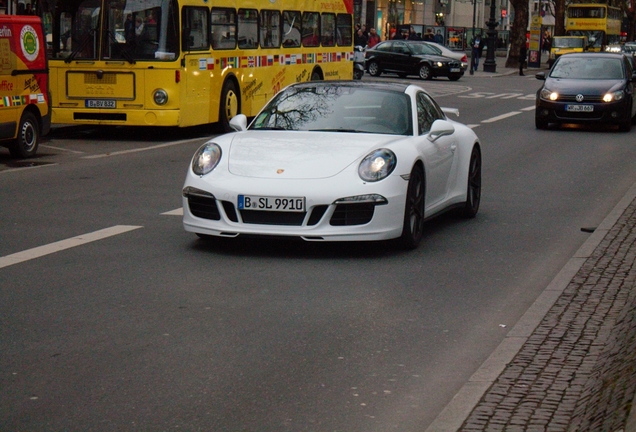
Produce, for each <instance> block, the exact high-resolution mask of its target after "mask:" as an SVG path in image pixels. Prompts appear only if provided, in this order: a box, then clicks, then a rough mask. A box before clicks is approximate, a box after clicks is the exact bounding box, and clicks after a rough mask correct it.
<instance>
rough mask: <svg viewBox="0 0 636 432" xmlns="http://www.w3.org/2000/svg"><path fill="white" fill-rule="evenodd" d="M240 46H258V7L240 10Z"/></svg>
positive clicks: (245, 47)
mask: <svg viewBox="0 0 636 432" xmlns="http://www.w3.org/2000/svg"><path fill="white" fill-rule="evenodd" d="M238 47H239V48H240V49H254V48H258V12H257V11H256V9H239V11H238Z"/></svg>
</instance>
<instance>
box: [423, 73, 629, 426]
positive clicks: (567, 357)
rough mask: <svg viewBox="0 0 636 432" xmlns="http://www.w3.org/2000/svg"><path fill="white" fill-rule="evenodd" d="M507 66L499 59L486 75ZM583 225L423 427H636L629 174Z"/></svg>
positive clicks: (498, 74) (497, 74)
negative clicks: (545, 281) (605, 206)
mask: <svg viewBox="0 0 636 432" xmlns="http://www.w3.org/2000/svg"><path fill="white" fill-rule="evenodd" d="M482 66H483V64H480V68H482ZM477 73H479V74H480V75H481V74H486V72H477ZM477 73H476V74H475V75H473V76H477ZM513 73H517V74H518V70H516V69H514V70H511V69H506V68H500V67H499V63H498V67H497V73H496V74H490V76H501V75H504V74H513ZM531 74H532V73H531ZM582 231H585V232H590V233H591V234H590V237H589V238H588V240H587V241H586V242H585V243H584V244H583V245H582V246H581V248H580V249H579V250H578V251H577V253H576V254H575V255H574V256H573V257H572V258H571V259H570V261H569V262H568V263H567V264H566V266H565V267H564V268H563V269H562V270H561V271H560V272H559V274H558V275H557V276H556V277H555V278H554V280H553V281H552V282H551V283H550V284H549V285H548V287H547V288H546V289H545V290H544V291H543V293H542V294H541V295H540V296H539V298H538V299H537V300H536V301H535V303H534V304H533V305H532V306H531V307H530V308H529V309H528V311H527V312H526V313H525V314H524V316H523V317H522V318H521V319H520V320H519V322H518V323H517V324H516V325H515V326H514V327H513V328H512V329H511V330H510V332H509V333H508V334H507V335H506V338H505V339H504V341H502V342H501V344H500V345H499V347H498V348H497V349H496V350H495V352H493V353H492V354H491V356H490V357H489V358H488V359H487V360H486V361H485V362H484V363H483V364H482V366H481V367H480V368H479V370H477V372H475V374H474V375H473V376H472V377H471V378H470V380H469V381H468V383H466V384H465V385H464V387H462V389H461V390H460V391H459V392H458V393H457V394H456V395H455V397H454V398H453V400H452V401H451V402H450V403H449V404H448V405H447V406H446V407H445V408H444V410H443V411H442V413H440V415H439V416H438V417H437V418H436V419H435V421H434V422H433V423H432V424H431V426H430V427H429V428H428V429H427V432H437V431H607V432H619V431H621V432H636V408H634V409H632V406H633V405H635V404H636V397H635V396H636V395H635V393H636V183H634V185H633V186H632V187H631V189H630V190H629V191H628V192H627V194H626V195H625V196H624V197H623V199H622V200H621V201H620V202H619V203H618V204H617V205H616V207H615V208H614V209H613V210H612V212H611V213H610V214H609V215H608V216H607V217H606V218H605V220H603V222H602V223H601V224H600V225H599V226H598V227H594V228H589V229H588V228H585V229H584V228H582Z"/></svg>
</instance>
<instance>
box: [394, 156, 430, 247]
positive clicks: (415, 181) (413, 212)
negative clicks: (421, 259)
mask: <svg viewBox="0 0 636 432" xmlns="http://www.w3.org/2000/svg"><path fill="white" fill-rule="evenodd" d="M425 195H426V193H425V181H424V171H423V170H422V167H420V166H419V165H418V166H415V167H414V168H413V170H412V171H411V175H410V176H409V184H408V187H407V191H406V205H405V206H404V224H403V226H402V236H401V237H400V242H401V244H402V246H403V247H404V248H406V249H415V248H416V247H417V246H418V245H419V244H420V241H421V240H422V234H423V233H424V202H425Z"/></svg>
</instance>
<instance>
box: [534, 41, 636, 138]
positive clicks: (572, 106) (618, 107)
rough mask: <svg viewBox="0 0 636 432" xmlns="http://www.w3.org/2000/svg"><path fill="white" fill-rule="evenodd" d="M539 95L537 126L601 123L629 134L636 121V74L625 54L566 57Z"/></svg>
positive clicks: (539, 77)
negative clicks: (616, 127)
mask: <svg viewBox="0 0 636 432" xmlns="http://www.w3.org/2000/svg"><path fill="white" fill-rule="evenodd" d="M536 78H537V79H539V80H544V81H545V82H544V83H543V86H542V87H541V88H540V89H539V91H538V92H537V102H536V112H535V126H536V127H537V129H546V128H547V127H548V125H549V124H550V123H589V122H598V123H605V124H614V125H618V128H619V130H621V131H625V132H629V131H630V130H631V127H632V122H633V121H634V120H636V103H634V83H636V73H635V71H634V69H633V68H632V65H631V63H630V62H629V60H628V59H627V57H626V56H625V55H624V54H619V53H576V54H566V55H563V56H561V57H559V59H558V60H557V61H556V62H555V63H554V66H552V69H550V72H548V75H547V76H546V73H545V72H540V73H538V74H536Z"/></svg>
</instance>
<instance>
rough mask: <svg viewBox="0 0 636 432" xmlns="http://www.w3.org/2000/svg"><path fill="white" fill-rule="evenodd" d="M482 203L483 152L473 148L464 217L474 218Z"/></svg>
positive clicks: (469, 165) (469, 164)
mask: <svg viewBox="0 0 636 432" xmlns="http://www.w3.org/2000/svg"><path fill="white" fill-rule="evenodd" d="M480 201H481V151H480V150H479V147H477V146H475V147H473V151H472V153H471V155H470V162H469V163H468V185H467V187H466V203H465V204H464V210H463V212H462V213H463V215H464V217H467V218H470V219H472V218H474V217H475V216H477V212H478V211H479V202H480Z"/></svg>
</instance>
